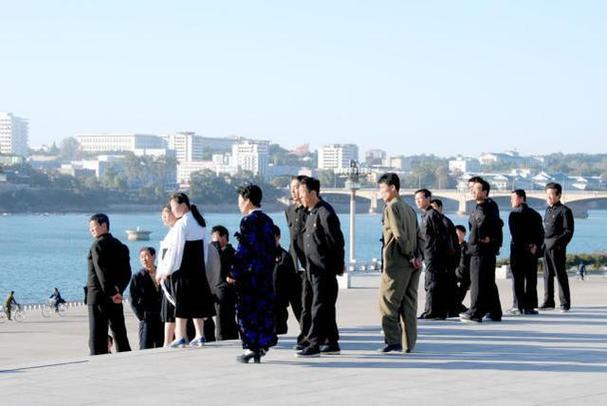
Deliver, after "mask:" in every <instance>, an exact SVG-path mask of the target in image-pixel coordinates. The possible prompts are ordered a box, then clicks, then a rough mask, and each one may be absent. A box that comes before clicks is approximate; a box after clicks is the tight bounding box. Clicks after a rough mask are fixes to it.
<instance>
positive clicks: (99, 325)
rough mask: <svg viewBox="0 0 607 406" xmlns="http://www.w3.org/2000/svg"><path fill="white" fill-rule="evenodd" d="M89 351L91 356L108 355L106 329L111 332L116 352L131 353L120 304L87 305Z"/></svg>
mask: <svg viewBox="0 0 607 406" xmlns="http://www.w3.org/2000/svg"><path fill="white" fill-rule="evenodd" d="M88 308H89V349H90V353H91V355H99V354H107V353H108V346H107V344H108V339H107V337H108V328H110V329H111V330H112V337H113V338H114V345H115V346H116V351H117V352H123V351H131V346H130V345H129V339H128V337H127V335H126V326H125V324H124V311H123V308H122V304H115V303H103V304H94V305H88Z"/></svg>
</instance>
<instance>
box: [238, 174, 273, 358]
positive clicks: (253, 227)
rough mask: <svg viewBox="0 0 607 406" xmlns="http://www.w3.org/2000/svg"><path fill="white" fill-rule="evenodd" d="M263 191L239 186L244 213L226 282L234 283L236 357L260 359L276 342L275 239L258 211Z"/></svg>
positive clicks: (267, 222)
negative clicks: (238, 348)
mask: <svg viewBox="0 0 607 406" xmlns="http://www.w3.org/2000/svg"><path fill="white" fill-rule="evenodd" d="M262 197H263V194H262V191H261V188H260V187H259V186H257V185H251V184H249V185H245V186H241V187H239V188H238V208H239V209H240V212H241V213H242V214H243V218H242V220H241V222H240V230H239V232H238V233H237V234H236V238H237V239H238V248H237V249H236V255H235V257H234V265H233V267H232V270H231V271H230V273H229V275H228V277H227V282H228V283H230V284H233V285H235V286H236V291H237V302H236V303H237V305H236V315H237V317H238V326H239V328H240V339H241V340H242V348H243V350H244V352H243V354H242V355H240V356H239V357H238V358H237V360H238V361H239V362H242V363H248V362H249V361H250V360H251V359H253V360H254V362H255V363H259V362H260V361H261V357H263V356H264V355H265V354H266V353H267V352H268V350H269V349H270V347H273V346H274V345H276V343H277V341H278V340H277V337H276V332H275V330H274V292H273V286H272V274H273V270H274V260H275V258H276V240H275V239H274V235H273V232H272V227H273V226H274V223H273V222H272V219H270V217H268V215H266V214H265V213H264V212H262V211H261V200H262Z"/></svg>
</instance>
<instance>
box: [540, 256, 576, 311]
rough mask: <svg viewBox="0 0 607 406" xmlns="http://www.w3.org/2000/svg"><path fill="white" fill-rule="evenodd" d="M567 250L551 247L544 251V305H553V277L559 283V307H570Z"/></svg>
mask: <svg viewBox="0 0 607 406" xmlns="http://www.w3.org/2000/svg"><path fill="white" fill-rule="evenodd" d="M566 260H567V252H566V250H565V248H553V249H549V250H546V252H544V305H545V306H551V307H554V277H555V276H556V279H557V281H558V283H559V299H560V301H561V307H562V308H565V309H569V308H570V307H571V294H570V292H569V277H568V276H567V269H566Z"/></svg>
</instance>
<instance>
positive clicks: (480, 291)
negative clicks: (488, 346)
mask: <svg viewBox="0 0 607 406" xmlns="http://www.w3.org/2000/svg"><path fill="white" fill-rule="evenodd" d="M490 189H491V187H490V186H489V183H487V181H485V180H483V179H476V180H475V182H474V183H473V185H472V188H471V193H472V196H473V197H474V200H476V208H475V209H474V211H473V212H472V214H470V218H469V227H470V236H469V237H468V253H469V254H470V308H469V309H468V310H467V311H466V312H464V313H461V314H460V320H461V321H462V322H464V323H470V322H473V323H480V322H481V321H482V320H483V317H484V316H485V315H488V318H487V319H488V320H491V321H501V320H502V308H501V304H500V299H499V293H498V290H497V285H496V284H495V265H496V256H497V253H498V252H499V249H500V246H501V240H502V226H503V223H502V220H501V219H500V216H499V208H498V206H497V204H496V203H495V202H494V201H492V200H490V199H489V191H490Z"/></svg>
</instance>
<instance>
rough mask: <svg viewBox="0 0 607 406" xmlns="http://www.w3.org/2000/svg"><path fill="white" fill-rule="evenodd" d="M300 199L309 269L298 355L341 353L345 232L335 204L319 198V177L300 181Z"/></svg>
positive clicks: (314, 355) (305, 285)
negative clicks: (339, 326) (339, 281)
mask: <svg viewBox="0 0 607 406" xmlns="http://www.w3.org/2000/svg"><path fill="white" fill-rule="evenodd" d="M299 195H300V197H301V202H302V203H303V205H304V206H305V207H306V208H307V209H308V211H309V214H308V218H307V219H306V228H305V234H304V252H305V255H306V271H305V282H304V287H303V289H304V292H303V310H302V315H301V319H302V330H303V333H304V334H303V336H304V337H305V341H302V342H300V343H298V348H296V349H299V351H297V353H296V355H297V356H298V357H318V356H320V354H321V353H322V354H326V355H334V354H339V353H340V351H341V350H340V348H339V344H338V340H339V331H338V329H337V321H336V315H335V303H336V301H337V292H338V286H337V275H342V274H343V271H344V265H345V264H344V236H343V234H342V232H341V226H340V223H339V218H338V217H337V214H335V211H334V210H333V207H331V205H330V204H329V203H327V202H325V201H324V200H322V199H321V198H320V182H319V181H318V179H314V178H308V177H307V178H305V179H302V181H301V182H300V185H299Z"/></svg>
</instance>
